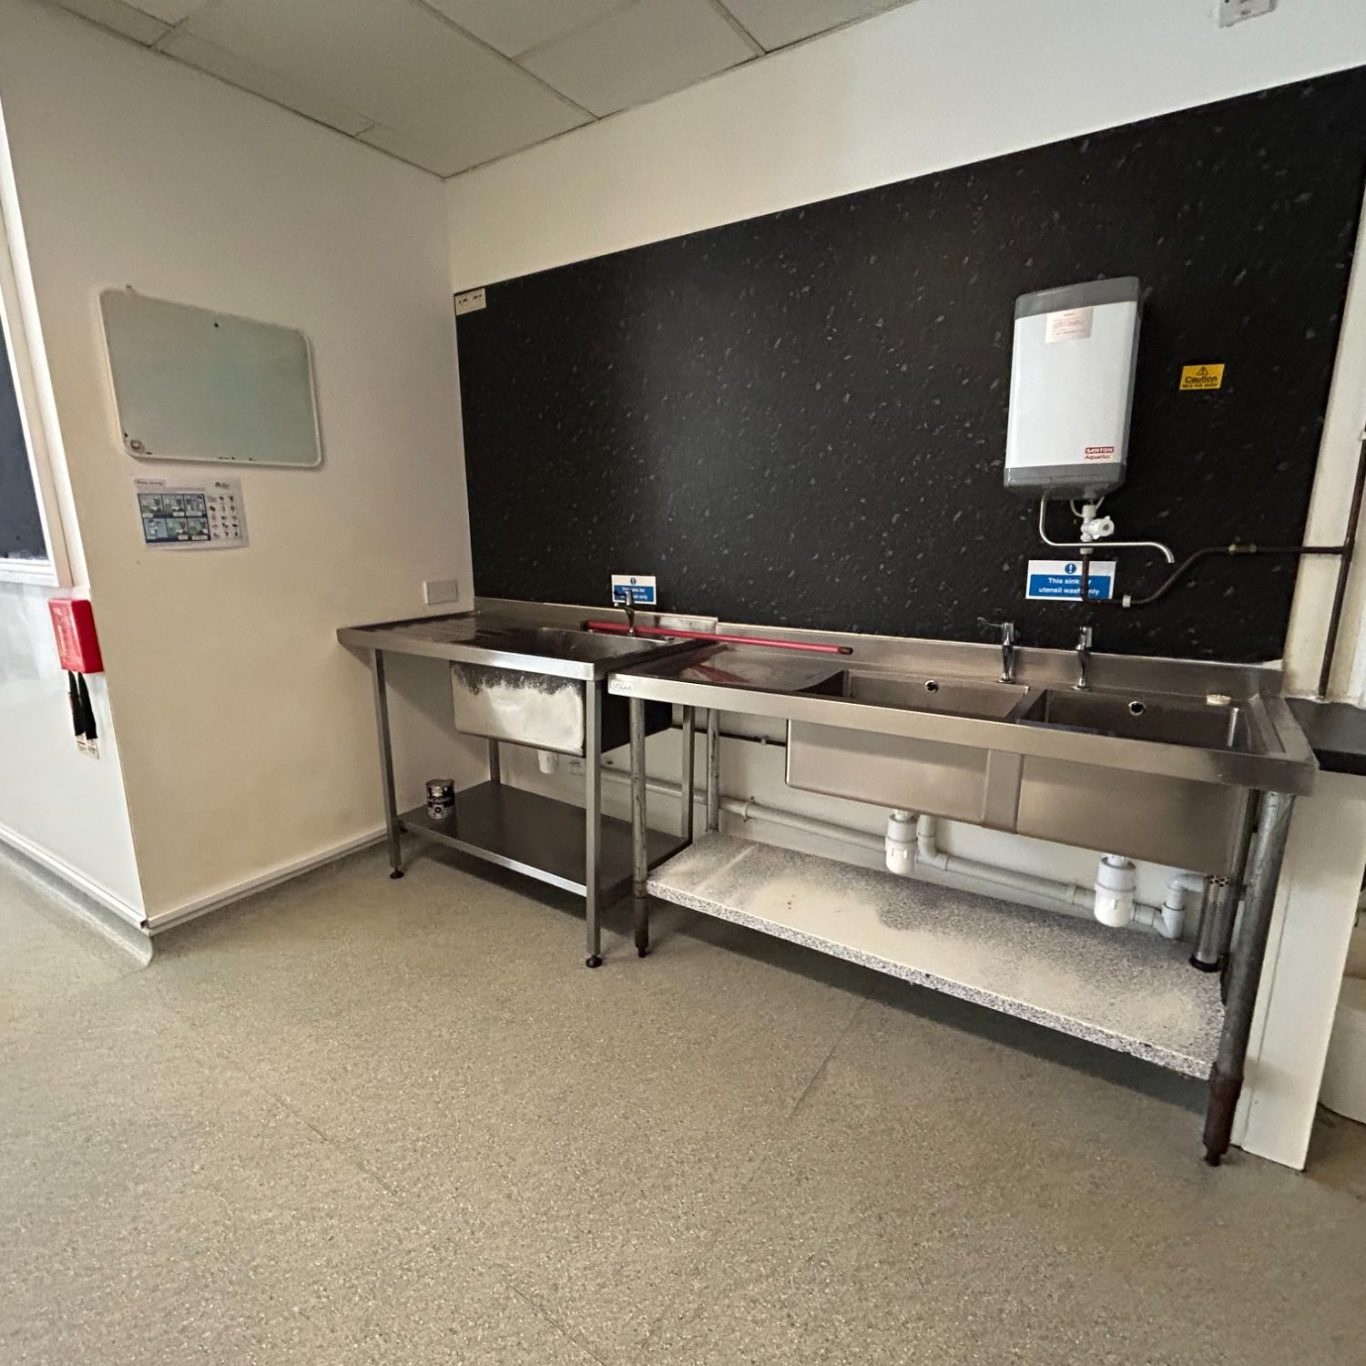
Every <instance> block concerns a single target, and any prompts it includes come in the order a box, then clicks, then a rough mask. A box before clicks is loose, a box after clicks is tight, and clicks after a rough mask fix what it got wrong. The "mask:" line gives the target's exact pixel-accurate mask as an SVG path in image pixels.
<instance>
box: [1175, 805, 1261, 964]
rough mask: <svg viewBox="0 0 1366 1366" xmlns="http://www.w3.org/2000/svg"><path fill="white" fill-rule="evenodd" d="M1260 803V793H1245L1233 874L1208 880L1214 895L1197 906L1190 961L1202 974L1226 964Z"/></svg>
mask: <svg viewBox="0 0 1366 1366" xmlns="http://www.w3.org/2000/svg"><path fill="white" fill-rule="evenodd" d="M1260 801H1261V793H1260V792H1251V793H1249V794H1248V799H1247V807H1246V808H1245V810H1244V812H1243V825H1242V829H1241V830H1239V832H1238V846H1237V849H1236V850H1235V852H1234V855H1233V875H1232V876H1231V877H1223V878H1211V879H1210V882H1211V884H1212V885H1213V886H1214V887H1215V892H1214V894H1213V896H1212V897H1206V898H1205V899H1204V900H1203V901H1202V902H1201V903H1200V928H1199V929H1198V930H1197V931H1196V938H1195V948H1194V949H1193V950H1192V951H1191V959H1190V961H1191V967H1193V968H1199V970H1200V971H1201V972H1218V971H1220V969H1222V968H1223V966H1224V964H1225V963H1226V962H1227V961H1228V949H1229V944H1230V942H1231V941H1232V939H1233V921H1234V918H1235V917H1236V915H1237V913H1238V902H1239V901H1240V900H1241V899H1242V895H1243V877H1244V874H1245V872H1246V870H1247V856H1248V850H1249V849H1250V848H1251V847H1252V832H1253V830H1254V829H1256V826H1257V811H1258V807H1259V804H1260Z"/></svg>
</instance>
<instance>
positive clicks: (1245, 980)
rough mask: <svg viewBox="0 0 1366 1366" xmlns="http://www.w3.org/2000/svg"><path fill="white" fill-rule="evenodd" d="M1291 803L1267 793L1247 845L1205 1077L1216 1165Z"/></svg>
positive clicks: (1236, 1086)
mask: <svg viewBox="0 0 1366 1366" xmlns="http://www.w3.org/2000/svg"><path fill="white" fill-rule="evenodd" d="M1294 806H1295V799H1294V797H1292V796H1290V795H1289V794H1287V793H1284V792H1268V793H1267V794H1266V796H1265V797H1264V798H1263V799H1262V805H1261V818H1260V821H1259V823H1258V825H1257V835H1256V838H1255V839H1254V841H1253V844H1252V852H1251V856H1250V858H1251V862H1250V867H1249V870H1248V881H1247V901H1246V903H1245V905H1244V906H1243V923H1242V925H1241V927H1240V929H1239V932H1238V939H1237V942H1236V943H1235V945H1234V947H1233V956H1232V958H1231V960H1230V963H1229V985H1228V1003H1227V1005H1225V1007H1224V1030H1223V1033H1222V1034H1221V1035H1220V1037H1219V1052H1218V1054H1217V1056H1216V1057H1215V1060H1214V1070H1213V1071H1212V1072H1211V1073H1210V1081H1209V1109H1208V1110H1207V1111H1206V1113H1205V1161H1206V1162H1208V1163H1209V1164H1210V1166H1211V1167H1217V1166H1218V1165H1219V1162H1220V1160H1221V1159H1222V1158H1223V1156H1224V1154H1225V1153H1226V1152H1228V1149H1229V1139H1230V1136H1231V1135H1232V1133H1233V1115H1234V1111H1235V1110H1236V1109H1237V1108H1238V1097H1239V1095H1240V1094H1241V1093H1242V1089H1243V1069H1244V1066H1245V1064H1246V1061H1247V1043H1248V1039H1249V1038H1250V1037H1251V1034H1252V1012H1253V1010H1254V1009H1255V1008H1256V1005H1257V988H1258V987H1259V986H1260V984H1261V980H1262V962H1263V960H1264V959H1265V957H1266V942H1267V937H1268V935H1269V934H1270V931H1271V913H1272V911H1273V910H1274V909H1275V906H1276V886H1277V883H1278V882H1279V881H1280V875H1281V861H1282V859H1283V858H1284V856H1285V841H1286V836H1287V835H1288V834H1289V831H1290V813H1291V811H1292V810H1293V809H1294Z"/></svg>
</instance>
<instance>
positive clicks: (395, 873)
mask: <svg viewBox="0 0 1366 1366" xmlns="http://www.w3.org/2000/svg"><path fill="white" fill-rule="evenodd" d="M402 876H403V869H402V868H395V869H394V871H393V872H392V873H390V874H389V877H390V879H391V880H392V879H394V878H400V877H402Z"/></svg>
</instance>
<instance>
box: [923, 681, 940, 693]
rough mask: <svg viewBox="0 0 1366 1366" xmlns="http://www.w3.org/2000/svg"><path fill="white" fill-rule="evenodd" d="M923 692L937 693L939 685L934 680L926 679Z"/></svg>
mask: <svg viewBox="0 0 1366 1366" xmlns="http://www.w3.org/2000/svg"><path fill="white" fill-rule="evenodd" d="M925 691H926V692H938V691H939V683H938V682H937V680H935V679H933V678H931V679H927V680H926V683H925Z"/></svg>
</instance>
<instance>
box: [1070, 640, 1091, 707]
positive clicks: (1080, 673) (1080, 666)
mask: <svg viewBox="0 0 1366 1366" xmlns="http://www.w3.org/2000/svg"><path fill="white" fill-rule="evenodd" d="M1091 633H1092V628H1091V627H1090V626H1083V627H1082V628H1081V634H1080V635H1079V636H1078V637H1077V681H1076V682H1075V683H1074V684H1073V685H1072V686H1073V687H1074V688H1076V689H1077V690H1078V691H1080V692H1085V691H1086V689H1088V688H1089V687H1090V686H1091V684H1090V683H1089V682H1088V681H1087V678H1086V672H1087V670H1088V669H1089V668H1090V667H1091Z"/></svg>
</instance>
